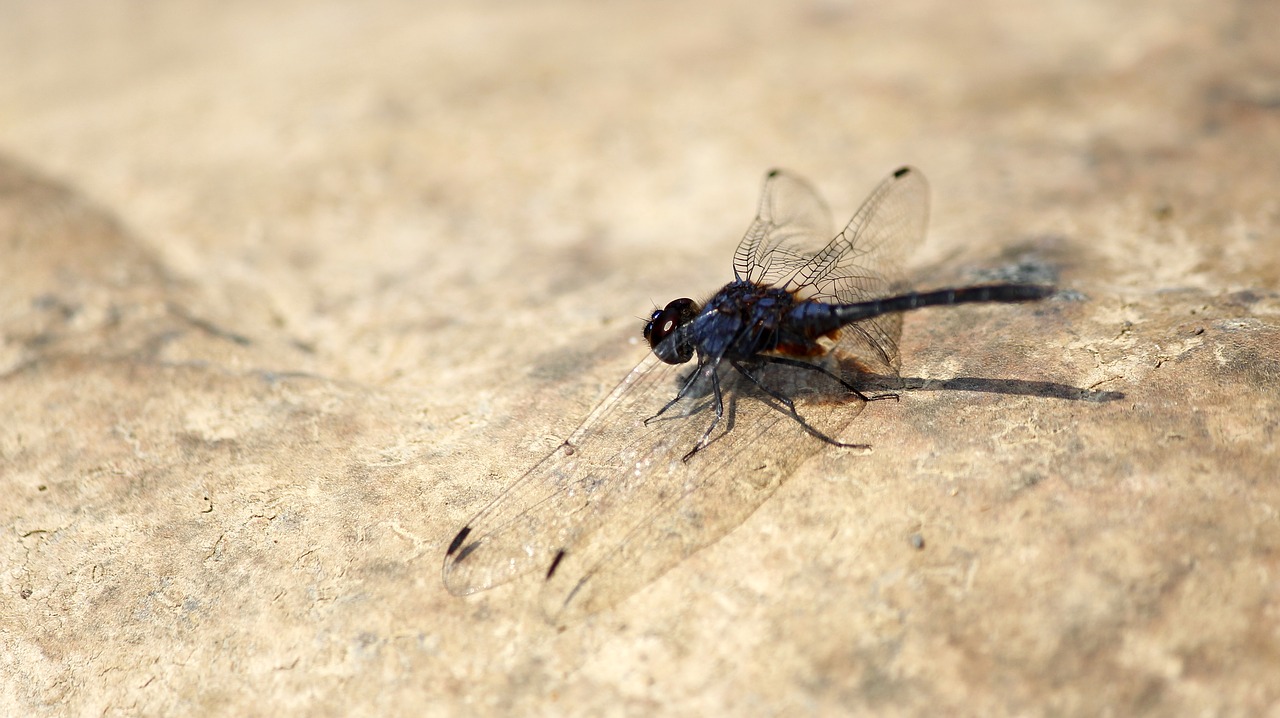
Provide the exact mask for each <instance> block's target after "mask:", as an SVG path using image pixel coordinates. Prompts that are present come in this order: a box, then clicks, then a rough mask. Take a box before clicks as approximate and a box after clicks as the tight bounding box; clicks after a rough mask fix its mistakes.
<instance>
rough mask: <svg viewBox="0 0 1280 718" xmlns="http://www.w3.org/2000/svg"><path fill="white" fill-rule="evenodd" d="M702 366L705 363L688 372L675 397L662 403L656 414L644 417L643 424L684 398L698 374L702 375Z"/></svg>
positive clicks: (646, 424)
mask: <svg viewBox="0 0 1280 718" xmlns="http://www.w3.org/2000/svg"><path fill="white" fill-rule="evenodd" d="M704 366H705V365H700V366H699V367H698V368H697V370H695V371H694V372H692V373H691V374H689V378H688V379H687V380H686V381H685V383H684V386H682V387H680V391H678V392H676V395H675V398H673V399H672V400H671V401H669V402H667V403H666V404H664V405H663V407H662V408H661V409H658V413H657V414H654V415H653V416H651V417H649V418H648V419H645V420H644V425H645V426H648V425H649V422H651V421H653V420H654V419H657V418H658V417H660V416H662V415H663V414H665V413H667V409H670V408H671V407H673V406H675V405H676V403H677V402H679V401H680V400H681V399H683V398H684V395H685V394H688V393H689V390H690V389H692V388H693V385H694V382H696V381H698V378H699V377H700V376H702V372H703V371H704V370H705V369H704ZM712 374H713V375H714V374H715V370H714V369H712Z"/></svg>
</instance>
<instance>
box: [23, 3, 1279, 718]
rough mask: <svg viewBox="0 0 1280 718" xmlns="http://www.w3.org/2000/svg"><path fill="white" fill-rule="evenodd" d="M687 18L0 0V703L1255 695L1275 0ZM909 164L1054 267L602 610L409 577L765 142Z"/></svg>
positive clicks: (828, 189) (1270, 602) (838, 182)
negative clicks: (768, 490)
mask: <svg viewBox="0 0 1280 718" xmlns="http://www.w3.org/2000/svg"><path fill="white" fill-rule="evenodd" d="M697 7H698V9H696V10H695V9H692V8H690V7H689V6H687V5H684V4H675V3H647V4H639V3H634V4H630V3H608V4H589V3H569V2H554V3H543V4H538V5H537V6H536V7H535V6H525V5H519V4H507V3H485V4H476V3H434V4H430V5H429V6H426V5H418V4H413V3H399V2H393V1H391V0H378V1H376V2H371V3H363V4H340V3H302V2H282V3H274V4H271V6H270V7H260V6H259V5H257V4H240V3H231V4H228V3H212V2H194V1H181V2H172V3H165V4H163V5H154V4H151V3H140V2H124V3H114V4H105V3H90V2H77V1H74V0H73V1H71V2H61V3H8V4H5V5H4V6H3V7H0V67H4V68H7V69H6V71H5V72H4V73H2V74H0V250H2V251H3V255H2V256H3V260H2V261H3V263H2V264H0V402H2V405H3V407H4V414H3V420H0V495H3V497H4V498H3V500H2V501H0V527H2V528H3V535H2V537H0V714H4V715H32V714H41V713H49V714H74V715H89V714H93V715H129V714H143V715H177V714H213V713H236V714H244V715H255V714H261V715H266V714H278V713H279V712H281V711H287V712H297V713H306V714H309V715H351V714H385V713H388V712H392V713H417V712H418V711H419V710H420V709H429V711H430V712H431V713H440V714H485V713H502V714H509V713H513V712H519V713H528V712H540V713H548V714H562V713H564V712H571V713H581V714H601V713H605V714H625V713H635V714H648V713H650V712H652V711H654V710H662V711H664V712H668V713H684V714H694V713H697V714H702V715H715V714H722V713H725V712H733V713H743V714H777V713H788V714H800V713H811V712H815V711H816V712H822V713H828V714H830V713H860V712H875V713H879V714H907V715H913V714H930V715H932V714H939V713H942V714H952V713H957V712H959V713H972V714H978V713H981V714H1014V713H1016V714H1029V715H1037V714H1073V715H1095V714H1102V713H1107V714H1112V715H1133V714H1144V713H1145V714H1161V715H1170V714H1182V715H1188V714H1220V715H1261V714H1275V713H1276V712H1277V711H1280V681H1277V680H1276V679H1275V676H1276V675H1278V674H1280V513H1278V511H1280V458H1278V457H1277V451H1276V428H1277V422H1278V420H1280V388H1278V386H1280V359H1278V358H1277V357H1280V294H1278V293H1277V290H1276V287H1277V278H1278V277H1280V199H1278V196H1280V195H1278V194H1277V188H1278V187H1280V151H1278V149H1277V148H1280V80H1278V79H1277V78H1280V49H1278V48H1277V46H1276V44H1275V42H1274V31H1273V30H1272V29H1271V28H1274V27H1277V26H1280V11H1278V9H1277V8H1278V7H1280V6H1277V5H1275V4H1274V3H1266V2H1238V3H1214V2H1207V1H1203V2H1179V3H1150V4H1140V3H1105V2H1093V3H1078V2H1061V3H1040V4H1036V5H1034V6H1033V5H1019V4H1012V3H1001V2H981V3H978V4H976V5H974V4H970V5H967V6H965V8H964V9H960V8H959V6H956V5H953V4H947V3H932V4H930V3H908V4H905V5H904V4H901V3H880V4H866V3H864V4H841V3H833V2H828V3H814V4H807V5H789V4H788V5H780V6H778V7H775V8H772V9H770V8H767V7H764V6H763V5H733V4H720V3H718V4H703V5H699V6H697ZM903 163H911V164H915V165H917V166H919V167H921V168H923V169H924V170H925V172H926V173H927V174H928V175H929V177H930V178H931V180H932V183H933V193H934V194H933V197H934V205H933V220H932V225H931V232H930V237H929V241H928V243H927V244H926V246H925V247H924V248H922V250H921V252H920V254H919V255H918V256H917V257H916V264H915V270H916V274H917V275H918V276H919V277H920V280H921V284H922V285H923V286H940V285H944V284H948V283H952V282H971V281H980V280H987V279H992V278H996V277H999V276H1001V275H1002V274H1004V275H1009V274H1015V275H1016V274H1018V273H1019V272H1021V273H1023V274H1026V273H1028V272H1029V273H1032V274H1035V273H1036V272H1042V273H1043V272H1048V273H1050V274H1052V275H1054V276H1056V278H1057V281H1058V283H1059V284H1060V285H1061V286H1062V287H1063V288H1064V289H1066V290H1068V293H1067V294H1066V295H1065V297H1063V298H1058V299H1054V300H1052V301H1051V302H1049V303H1047V304H1044V305H1041V306H1038V307H977V308H962V309H952V310H935V311H926V312H920V313H917V314H914V315H911V316H909V317H907V318H906V321H905V330H904V335H903V341H902V349H903V357H904V361H903V373H904V375H906V376H909V377H913V378H915V379H916V380H917V381H916V382H915V385H916V386H918V387H921V388H923V389H927V390H921V391H910V392H906V393H905V394H904V396H903V397H902V400H901V401H900V402H897V403H894V402H878V403H875V404H872V405H869V406H868V407H867V408H866V410H864V411H863V412H862V413H861V415H859V416H858V418H857V419H856V421H855V422H854V423H853V425H852V429H851V434H850V435H849V436H847V437H846V438H849V439H851V440H857V441H865V442H868V443H870V444H872V445H873V446H874V449H873V450H872V451H871V452H870V453H869V454H866V455H862V454H859V453H857V452H848V451H841V450H836V449H826V448H823V449H821V450H818V451H816V452H815V454H814V456H813V458H811V459H809V460H807V461H805V462H803V463H802V464H800V466H799V468H798V469H797V470H796V471H794V472H793V473H791V474H790V475H789V476H788V477H786V480H785V481H784V482H783V483H782V485H781V487H780V488H778V490H777V491H776V493H774V494H773V496H772V497H770V498H769V499H768V500H767V501H765V502H764V503H763V504H762V505H761V507H760V508H759V510H757V511H756V512H755V513H754V514H752V515H751V516H750V517H749V518H747V519H746V520H745V521H744V522H742V524H741V525H740V526H738V527H737V528H736V529H734V530H733V531H731V532H730V533H728V534H727V535H726V536H725V537H724V538H723V539H721V540H720V541H719V542H717V543H715V544H713V545H712V546H710V547H708V548H707V549H705V550H703V551H701V552H699V553H697V554H695V555H694V556H693V557H691V558H689V559H688V560H686V561H684V562H682V563H680V564H679V565H678V566H676V567H675V568H674V569H673V570H671V571H670V572H669V573H667V574H666V575H664V576H663V577H661V578H660V579H658V580H657V581H655V582H653V583H652V584H651V585H648V586H646V587H644V588H643V589H641V590H640V591H638V592H637V593H635V594H634V595H633V596H631V597H630V598H629V599H627V600H626V601H624V602H622V603H621V604H619V605H617V606H616V607H614V608H612V609H609V610H606V611H603V612H601V613H598V614H595V615H593V616H590V617H588V618H585V619H583V620H580V621H577V622H573V623H570V624H568V625H564V626H555V625H551V624H549V623H548V622H546V621H545V620H544V618H543V616H542V615H541V613H540V611H539V608H538V601H537V589H538V583H539V581H538V578H537V577H532V576H531V577H529V578H528V579H527V580H520V581H517V582H515V583H512V584H509V585H507V586H504V587H501V588H497V589H494V590H492V591H488V592H485V593H481V594H478V595H476V596H473V597H469V598H465V599H460V598H455V597H453V596H451V595H449V594H448V593H447V592H446V591H445V590H444V588H443V587H442V585H441V582H440V573H439V572H440V562H441V559H442V555H443V552H444V549H445V547H446V545H447V544H448V542H449V540H450V539H451V538H452V537H453V535H454V534H455V533H456V532H457V530H458V529H459V527H460V526H462V525H463V523H465V522H466V520H467V519H468V517H469V516H471V515H472V514H473V513H474V512H475V511H476V510H478V509H479V508H480V507H482V506H483V505H484V504H485V503H486V502H488V501H489V500H491V499H492V498H493V497H494V496H496V495H498V493H499V492H500V491H501V490H502V489H503V487H505V486H507V485H508V484H510V482H511V481H513V480H514V479H515V478H517V477H518V476H519V475H520V474H521V472H522V471H523V470H524V469H526V468H528V467H529V466H531V465H532V464H533V463H534V462H535V461H537V459H538V458H540V457H541V456H542V455H543V454H545V453H546V452H547V451H549V450H551V449H552V448H553V447H554V446H555V445H556V444H557V443H558V441H559V440H560V439H562V438H563V437H564V436H566V435H567V434H568V433H569V432H570V431H572V429H573V428H574V427H575V426H576V425H577V423H578V421H579V420H581V418H582V417H584V416H585V415H586V414H587V412H588V411H589V410H590V409H591V407H592V406H593V405H594V404H595V402H597V401H598V400H599V399H600V398H601V397H602V396H604V395H605V394H606V393H607V392H608V391H609V389H610V388H611V387H612V386H613V385H614V383H615V382H617V381H618V380H620V379H621V378H622V377H623V376H624V375H625V374H626V373H627V371H628V370H629V369H630V367H631V366H632V365H633V364H634V363H635V362H636V361H637V360H638V359H639V358H640V357H641V356H642V355H643V353H644V352H643V350H642V349H641V347H640V346H639V345H638V344H635V343H634V342H633V341H631V340H633V339H634V338H636V336H637V335H638V330H639V322H638V321H637V320H636V317H639V316H644V315H646V314H647V313H648V311H649V310H650V308H651V306H652V303H653V302H664V301H666V300H667V299H669V298H671V297H675V296H682V295H687V294H692V295H695V296H700V295H705V294H706V293H709V292H711V291H713V290H714V289H715V288H717V287H718V286H719V285H720V284H721V283H723V282H724V281H726V280H727V279H728V278H729V258H730V254H731V252H732V250H733V247H734V243H735V242H736V240H737V238H738V237H737V235H738V233H740V232H741V231H742V229H743V228H745V226H746V223H747V221H748V220H749V219H750V215H751V210H752V208H753V206H754V201H755V192H756V191H757V182H758V178H759V177H760V175H761V173H762V172H763V170H764V169H765V168H767V167H769V166H774V165H781V166H786V167H790V168H792V169H795V170H797V171H800V172H801V173H803V174H805V175H806V176H808V177H809V178H810V179H811V180H812V181H813V182H814V183H815V184H816V185H817V186H818V187H819V188H820V189H821V190H822V192H823V194H824V195H826V196H827V198H828V200H829V201H830V203H831V204H832V206H833V208H834V209H835V210H836V214H837V215H838V217H837V219H844V218H845V217H847V216H848V214H849V213H850V212H852V211H853V209H854V208H855V204H856V202H857V201H858V200H859V199H861V197H862V196H863V194H864V193H865V192H866V191H867V190H868V189H869V188H870V187H871V185H872V183H873V182H874V181H876V180H877V179H878V178H879V177H880V176H882V175H883V174H884V173H885V172H887V171H888V170H890V169H892V168H893V167H895V166H897V165H899V164H903ZM957 378H958V380H957V381H951V382H950V383H947V381H948V380H956V379H957ZM977 379H990V380H994V383H992V382H982V381H977ZM1020 382H1021V383H1020ZM1035 382H1038V383H1035ZM993 387H994V388H995V389H996V391H981V390H982V389H991V388H993ZM1047 387H1049V388H1047ZM1053 387H1056V388H1053ZM965 389H979V391H967V390H965ZM1108 392H1109V393H1108ZM1120 396H1123V398H1119V397H1120ZM1082 397H1083V399H1084V400H1082ZM1100 397H1101V398H1109V399H1112V400H1099V398H1100ZM1089 399H1092V400H1089ZM917 537H918V539H922V540H923V545H922V546H916V545H915V544H913V541H916V540H917Z"/></svg>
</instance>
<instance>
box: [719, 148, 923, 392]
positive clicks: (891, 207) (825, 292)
mask: <svg viewBox="0 0 1280 718" xmlns="http://www.w3.org/2000/svg"><path fill="white" fill-rule="evenodd" d="M793 182H799V180H793ZM801 184H803V183H801ZM803 186H804V187H806V188H807V187H808V186H807V185H803ZM772 189H773V185H772V184H771V183H769V182H766V183H765V196H764V197H762V198H761V206H762V207H764V206H767V205H773V204H776V203H777V202H778V198H771V196H770V192H771V190H772ZM811 191H812V190H810V192H811ZM787 195H788V196H789V195H790V193H787ZM780 196H781V195H780ZM928 221H929V183H928V181H927V180H925V178H924V174H923V173H922V172H920V170H918V169H915V168H914V167H902V168H899V169H898V170H896V171H894V172H893V174H891V175H889V176H888V177H886V178H885V179H884V180H883V181H882V182H881V183H880V184H879V185H878V186H877V187H876V188H875V190H873V191H872V192H871V195H870V196H869V197H867V199H866V200H865V201H864V202H863V203H862V206H861V207H859V208H858V211H857V212H856V213H854V215H853V218H852V219H850V220H849V224H848V225H846V226H845V228H844V231H842V232H840V234H838V235H836V236H835V238H834V239H832V240H830V241H828V242H826V243H825V244H824V246H820V247H817V248H816V249H812V250H808V251H807V253H805V252H806V250H802V249H798V248H797V246H796V245H794V244H793V242H792V241H791V239H790V234H789V233H785V232H784V233H783V235H782V236H781V237H780V238H774V237H773V236H772V234H770V231H769V227H771V226H772V225H769V224H767V223H762V222H761V220H760V218H757V220H756V222H755V223H754V224H753V225H752V229H753V230H755V229H756V228H757V227H758V226H759V227H762V228H763V229H762V230H760V231H762V232H763V236H762V237H761V238H760V239H759V240H756V241H753V242H751V246H752V247H756V248H761V249H762V251H761V252H760V253H759V254H758V256H757V257H756V258H755V259H754V260H753V261H754V263H755V264H756V265H759V266H765V267H774V266H783V267H786V268H787V271H785V272H781V273H778V272H768V273H762V274H764V275H765V276H773V277H776V279H777V282H776V283H775V286H780V287H783V288H785V289H788V290H790V291H792V292H793V293H795V295H796V296H797V297H798V298H800V299H813V300H817V301H821V302H827V303H832V304H850V303H854V302H862V301H867V300H869V299H877V298H880V297H886V296H891V295H893V294H897V293H900V292H903V291H905V290H906V289H907V288H908V287H907V284H906V281H905V280H904V278H903V277H904V270H903V264H904V261H905V258H906V257H907V256H908V254H909V253H910V252H912V251H914V250H915V248H916V247H918V246H919V245H920V243H921V242H923V240H924V234H925V230H926V228H927V226H928ZM748 235H750V233H748ZM747 244H748V242H747V240H746V239H744V240H743V245H747ZM742 252H743V249H742V247H741V246H740V247H739V254H740V255H741V254H742ZM778 253H781V259H778V258H775V257H774V256H773V255H774V254H778ZM734 268H735V270H738V257H737V256H735V260H734ZM748 274H750V272H748ZM901 334H902V317H901V315H899V314H888V315H883V316H880V317H875V318H872V319H867V320H864V321H861V322H857V323H855V324H852V325H849V326H848V327H845V328H844V329H843V330H842V331H841V333H840V337H839V339H838V342H837V345H836V349H837V351H838V352H840V353H841V354H843V355H844V356H845V358H846V359H848V360H849V361H850V362H852V363H853V364H854V365H855V366H857V367H859V368H860V369H861V370H863V371H871V372H874V373H888V374H896V373H897V370H898V367H899V364H900V359H899V355H898V339H899V337H900V336H901Z"/></svg>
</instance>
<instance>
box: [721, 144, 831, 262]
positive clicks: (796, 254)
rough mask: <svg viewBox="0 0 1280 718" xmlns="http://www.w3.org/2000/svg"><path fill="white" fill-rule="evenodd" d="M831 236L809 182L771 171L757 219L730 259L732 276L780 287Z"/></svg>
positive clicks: (822, 204) (825, 213) (828, 217)
mask: <svg viewBox="0 0 1280 718" xmlns="http://www.w3.org/2000/svg"><path fill="white" fill-rule="evenodd" d="M834 231H835V230H834V229H833V227H832V226H831V211H830V210H829V209H827V205H826V203H825V202H823V201H822V198H821V197H819V196H818V193H817V192H815V191H814V189H813V187H811V186H809V183H808V182H805V181H804V180H802V179H800V178H799V177H797V176H795V175H793V174H791V173H790V172H787V171H786V170H779V169H774V170H769V172H767V173H766V174H765V177H764V187H763V189H761V191H760V206H759V209H758V210H757V212H756V218H755V220H753V221H752V222H751V226H750V227H748V228H747V233H746V234H745V235H744V236H743V237H742V241H741V242H739V243H738V249H737V250H736V251H735V252H734V254H733V273H734V276H735V277H736V278H737V279H745V280H749V281H751V282H755V283H756V284H762V285H766V286H781V285H783V284H784V283H785V282H786V281H787V280H788V279H789V278H790V277H793V276H795V274H796V272H797V271H799V270H800V269H802V268H803V267H804V266H805V265H807V264H808V263H809V262H810V261H811V260H812V259H813V254H814V253H815V252H817V251H819V250H821V249H822V247H823V246H824V245H826V244H827V243H828V242H829V241H830V238H831V234H832V232H834Z"/></svg>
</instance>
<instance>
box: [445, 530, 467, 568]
mask: <svg viewBox="0 0 1280 718" xmlns="http://www.w3.org/2000/svg"><path fill="white" fill-rule="evenodd" d="M470 534H471V527H470V526H463V527H462V530H461V531H459V532H458V535H457V536H454V537H453V540H452V541H450V542H449V548H448V549H446V550H445V552H444V555H445V556H452V555H453V552H454V551H457V550H458V547H459V546H461V545H462V542H463V541H466V540H467V536H468V535H470ZM468 553H469V552H468ZM458 560H459V561H461V560H462V556H459V557H458Z"/></svg>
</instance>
